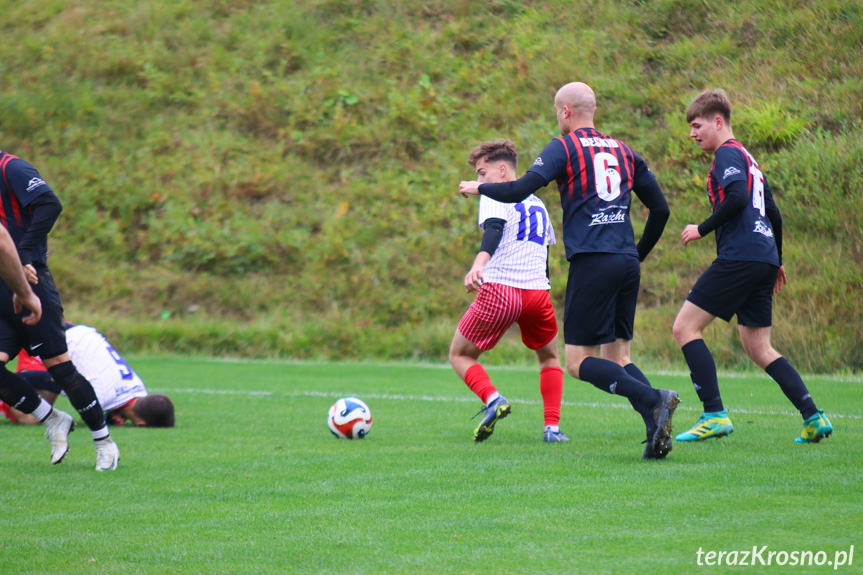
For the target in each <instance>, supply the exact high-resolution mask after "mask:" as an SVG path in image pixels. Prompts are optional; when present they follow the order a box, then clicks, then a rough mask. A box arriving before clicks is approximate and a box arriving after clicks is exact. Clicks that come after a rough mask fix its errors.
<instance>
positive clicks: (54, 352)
mask: <svg viewBox="0 0 863 575" xmlns="http://www.w3.org/2000/svg"><path fill="white" fill-rule="evenodd" d="M33 267H35V268H36V274H37V275H38V277H39V283H38V284H36V285H31V286H30V287H32V288H33V291H34V292H35V293H36V295H37V296H39V300H41V302H42V319H41V320H40V321H39V323H37V324H36V325H33V326H29V325H24V323H23V322H22V321H21V317H22V316H23V315H24V314H25V312H22V313H21V314H16V313H15V311H14V309H13V307H12V290H11V289H10V288H9V286H7V285H6V284H5V283H4V282H0V352H4V353H6V354H7V355H8V356H9V357H10V358H13V357H15V356H17V355H18V352H19V351H21V349H22V348H25V347H26V348H27V352H28V353H29V354H30V355H34V356H39V357H40V358H42V359H50V358H52V357H57V356H58V355H62V354H64V353H66V352H67V351H68V350H69V348H68V347H67V345H66V321H65V319H64V318H63V306H62V305H61V304H60V293H59V292H58V291H57V286H56V285H54V277H53V276H52V275H51V270H49V269H48V267H47V266H41V265H40V266H36V265H34V266H33Z"/></svg>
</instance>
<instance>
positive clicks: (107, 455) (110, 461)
mask: <svg viewBox="0 0 863 575" xmlns="http://www.w3.org/2000/svg"><path fill="white" fill-rule="evenodd" d="M95 444H96V471H108V470H111V469H117V464H118V463H119V462H120V448H118V447H117V444H116V443H114V440H113V439H111V438H110V437H106V438H105V439H100V440H99V441H96V442H95Z"/></svg>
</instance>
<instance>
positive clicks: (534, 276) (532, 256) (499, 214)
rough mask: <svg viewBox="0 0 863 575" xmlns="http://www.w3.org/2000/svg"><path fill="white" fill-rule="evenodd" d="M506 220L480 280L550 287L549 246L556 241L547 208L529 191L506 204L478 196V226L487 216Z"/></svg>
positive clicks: (539, 288)
mask: <svg viewBox="0 0 863 575" xmlns="http://www.w3.org/2000/svg"><path fill="white" fill-rule="evenodd" d="M492 218H499V219H502V220H504V222H506V223H505V224H504V227H503V236H502V237H501V240H500V244H499V245H498V247H497V249H496V250H495V252H494V255H492V257H491V259H490V260H489V261H488V264H486V266H485V270H484V271H483V274H482V276H483V281H484V282H492V283H498V284H503V285H506V286H510V287H515V288H520V289H528V290H547V289H550V287H551V286H550V284H549V281H548V246H550V245H552V244H554V243H555V238H554V229H553V228H552V226H551V220H550V219H549V217H548V210H546V209H545V205H544V204H543V203H542V200H540V199H539V198H538V197H536V196H534V195H531V196H528V197H527V198H525V199H524V200H523V201H521V202H518V203H515V204H505V203H502V202H498V201H496V200H493V199H491V198H489V197H486V196H480V200H479V227H480V228H482V229H485V222H486V220H489V219H492Z"/></svg>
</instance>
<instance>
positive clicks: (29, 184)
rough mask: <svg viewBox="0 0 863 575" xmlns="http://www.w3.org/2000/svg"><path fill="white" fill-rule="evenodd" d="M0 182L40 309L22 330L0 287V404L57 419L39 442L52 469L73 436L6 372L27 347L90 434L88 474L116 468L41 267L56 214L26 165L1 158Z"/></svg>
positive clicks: (53, 200) (66, 421)
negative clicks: (46, 446)
mask: <svg viewBox="0 0 863 575" xmlns="http://www.w3.org/2000/svg"><path fill="white" fill-rule="evenodd" d="M0 176H2V177H0V222H2V224H3V226H4V227H5V228H6V229H7V230H8V231H9V235H10V236H11V237H12V241H13V242H14V244H15V247H16V248H17V250H18V256H19V258H20V260H21V264H22V265H23V268H24V275H25V277H26V278H27V281H29V282H30V283H31V284H33V287H32V289H33V291H34V292H35V294H36V295H37V296H38V297H39V299H40V300H41V302H42V316H43V317H42V321H40V322H39V323H37V324H35V325H26V324H25V325H22V324H21V321H20V319H19V318H18V316H17V314H16V313H15V309H14V308H13V305H12V301H11V300H12V294H11V293H9V292H10V291H11V290H10V287H9V286H8V285H7V284H6V283H0V300H2V301H0V399H2V400H3V401H4V402H6V403H8V404H10V405H12V406H13V407H15V408H17V409H19V410H20V411H23V412H25V413H32V414H33V415H35V416H36V417H38V418H39V420H40V421H46V420H47V418H52V419H51V421H52V422H53V421H55V419H57V418H59V419H57V421H56V422H55V423H56V425H54V424H53V423H50V422H49V423H48V425H47V426H48V431H46V435H47V436H49V440H50V441H51V463H54V464H57V463H60V462H61V461H62V460H63V458H64V457H65V456H66V453H67V452H68V450H69V445H68V442H67V440H66V439H67V436H68V434H69V432H70V431H72V430H73V429H74V421H73V419H72V417H71V416H69V415H68V414H63V413H62V412H60V411H59V410H56V411H54V412H52V410H51V405H50V404H48V403H47V402H45V403H44V405H43V404H42V403H40V402H39V395H38V394H37V393H35V391H33V389H32V387H31V386H29V385H27V383H26V382H24V381H23V380H22V379H21V378H20V377H18V376H16V375H13V374H12V373H10V372H9V371H8V369H6V364H7V363H8V362H9V361H10V360H11V359H12V358H13V357H15V355H17V353H18V352H19V351H20V350H21V348H22V347H27V349H28V350H29V351H30V352H31V353H36V354H38V355H40V356H41V357H42V358H43V361H44V363H45V367H47V369H48V371H49V372H50V373H51V377H53V378H54V381H56V382H57V385H59V386H60V388H61V389H63V390H64V391H65V392H66V394H67V395H68V396H69V401H70V402H71V403H72V405H73V407H75V409H76V410H78V413H79V414H80V415H81V417H82V419H83V420H84V422H85V423H86V424H87V426H88V427H89V428H90V431H91V433H92V436H93V440H94V443H95V447H96V470H97V471H106V470H111V469H116V468H117V462H118V461H119V459H120V451H119V449H118V448H117V444H116V443H114V441H113V440H112V439H111V436H110V434H109V433H108V426H107V425H106V423H105V414H104V413H103V411H102V407H101V406H100V405H99V400H98V399H97V398H96V393H95V391H93V386H92V385H90V382H88V381H87V380H86V379H85V378H84V377H83V376H82V375H81V374H80V373H78V370H77V369H76V368H75V365H74V364H73V363H72V360H71V358H70V356H69V351H68V349H67V347H66V336H65V333H64V332H65V329H64V322H63V307H62V305H61V303H60V294H59V292H58V291H57V287H56V286H55V285H54V278H53V277H52V275H51V270H50V269H49V268H48V263H47V262H48V232H50V231H51V228H52V227H53V226H54V222H55V221H56V220H57V217H58V216H59V215H60V212H61V211H62V209H63V207H62V205H61V204H60V200H59V199H58V198H57V196H56V195H54V192H53V190H52V189H51V188H50V187H49V186H48V184H47V183H46V182H45V180H43V179H42V177H41V176H40V175H39V173H38V172H37V171H36V169H35V168H33V166H31V165H30V164H29V163H27V162H25V161H24V160H22V159H20V158H17V157H15V156H13V155H11V154H8V153H6V152H2V151H0ZM3 292H6V294H7V295H8V297H6V296H4V295H3ZM34 403H35V405H34ZM45 406H47V407H45ZM52 415H54V417H52ZM64 415H65V417H63V416H64Z"/></svg>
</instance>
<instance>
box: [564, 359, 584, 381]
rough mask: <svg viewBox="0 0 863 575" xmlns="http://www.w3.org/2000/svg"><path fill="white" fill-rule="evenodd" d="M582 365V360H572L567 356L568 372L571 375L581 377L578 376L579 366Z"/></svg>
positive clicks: (576, 377)
mask: <svg viewBox="0 0 863 575" xmlns="http://www.w3.org/2000/svg"><path fill="white" fill-rule="evenodd" d="M580 366H581V361H580V360H579V361H578V363H576V362H575V361H572V360H570V359H569V358H567V360H566V373H568V374H569V375H571V376H572V377H574V378H575V379H581V378H580V377H578V368H579V367H580Z"/></svg>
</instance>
